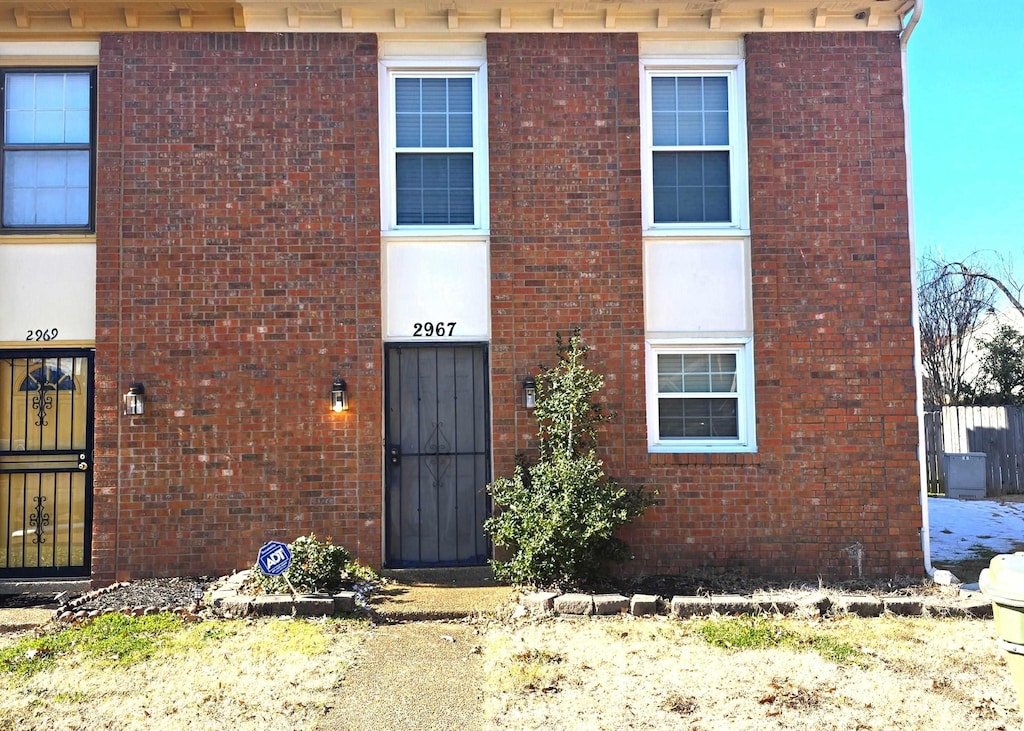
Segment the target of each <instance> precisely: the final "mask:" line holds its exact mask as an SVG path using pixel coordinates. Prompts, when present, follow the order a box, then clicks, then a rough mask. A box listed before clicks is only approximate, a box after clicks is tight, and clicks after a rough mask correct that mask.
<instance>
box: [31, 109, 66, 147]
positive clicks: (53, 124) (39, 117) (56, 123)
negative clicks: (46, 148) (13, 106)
mask: <svg viewBox="0 0 1024 731" xmlns="http://www.w3.org/2000/svg"><path fill="white" fill-rule="evenodd" d="M34 127H35V129H34V130H33V135H32V141H33V142H36V143H41V144H54V143H57V144H60V143H62V142H65V141H66V140H65V139H64V112H62V111H61V112H49V111H37V112H36V119H35V125H34Z"/></svg>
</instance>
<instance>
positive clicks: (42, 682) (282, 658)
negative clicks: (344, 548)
mask: <svg viewBox="0 0 1024 731" xmlns="http://www.w3.org/2000/svg"><path fill="white" fill-rule="evenodd" d="M369 632H370V629H369V627H368V625H366V624H365V623H361V622H335V621H322V622H311V621H291V620H278V619H268V620H261V621H252V622H242V621H237V622H219V621H217V622H202V623H199V624H197V625H193V626H190V627H188V628H186V629H184V630H183V631H181V632H180V633H177V634H174V635H172V636H169V637H167V638H166V639H165V640H164V641H163V644H162V646H161V647H160V648H159V649H158V651H157V652H156V654H154V655H153V656H152V657H150V658H149V659H146V660H143V661H141V662H138V663H135V664H132V665H131V666H129V667H117V665H116V663H115V662H114V659H113V658H89V657H87V656H85V655H83V654H80V653H71V654H69V655H67V656H63V657H61V658H59V659H57V661H56V662H55V663H54V664H53V666H52V667H50V668H48V669H45V670H43V671H40V672H38V673H36V674H34V675H31V676H29V677H19V676H10V675H9V676H5V677H4V678H3V679H2V682H3V683H4V685H5V690H4V692H3V693H2V694H0V728H3V729H8V728H9V729H23V730H25V731H29V730H32V729H66V730H70V729H75V730H78V729H83V730H84V729H89V730H90V731H92V730H93V729H111V730H126V731H127V730H129V729H139V730H142V729H146V730H149V729H161V730H164V729H166V730H167V731H176V730H178V729H181V730H182V731H185V730H186V729H188V730H192V731H199V730H203V729H210V730H211V731H235V730H238V731H249V730H251V731H257V730H258V731H267V730H268V729H308V728H313V727H314V726H315V725H316V722H317V721H318V720H319V719H321V718H323V715H324V712H325V707H326V706H327V705H329V704H330V703H331V700H332V698H333V696H334V694H335V693H336V692H337V687H338V685H339V683H340V681H341V679H342V678H343V676H344V674H345V672H346V670H347V668H348V666H349V665H350V664H351V662H352V659H353V656H354V655H355V654H356V652H357V650H358V648H359V646H360V645H361V644H362V642H363V641H364V639H365V638H366V636H367V635H368V633H369ZM7 644H10V643H7Z"/></svg>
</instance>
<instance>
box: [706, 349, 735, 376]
mask: <svg viewBox="0 0 1024 731" xmlns="http://www.w3.org/2000/svg"><path fill="white" fill-rule="evenodd" d="M708 366H709V367H710V369H711V370H712V372H715V373H735V372H736V354H735V353H711V354H710V355H708Z"/></svg>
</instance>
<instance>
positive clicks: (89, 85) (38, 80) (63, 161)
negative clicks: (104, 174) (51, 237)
mask: <svg viewBox="0 0 1024 731" xmlns="http://www.w3.org/2000/svg"><path fill="white" fill-rule="evenodd" d="M95 90H96V71H95V69H92V68H6V69H2V70H0V95H2V97H3V99H2V102H0V104H2V107H3V114H4V130H3V143H2V146H0V155H2V158H3V160H2V163H0V188H2V195H0V209H2V212H0V230H2V231H3V232H4V233H44V232H57V233H60V232H89V231H91V230H92V229H93V200H94V187H95V177H94V173H93V170H94V169H95V159H94V158H95V146H96V144H95V143H96V133H95V121H94V120H95V100H96V91H95Z"/></svg>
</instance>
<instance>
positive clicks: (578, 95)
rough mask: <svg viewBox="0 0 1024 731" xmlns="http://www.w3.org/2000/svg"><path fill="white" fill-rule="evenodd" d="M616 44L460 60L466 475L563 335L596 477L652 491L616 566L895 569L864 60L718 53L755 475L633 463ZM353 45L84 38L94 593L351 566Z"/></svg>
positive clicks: (888, 243) (356, 78)
mask: <svg viewBox="0 0 1024 731" xmlns="http://www.w3.org/2000/svg"><path fill="white" fill-rule="evenodd" d="M637 49H638V45H637V38H636V37H635V36H633V35H629V34H594V35H572V36H570V35H558V34H538V35H528V34H495V35H492V36H489V37H488V75H489V78H488V93H489V97H490V98H489V126H490V151H491V160H490V177H491V219H492V245H491V260H492V280H491V292H492V332H493V338H492V343H491V365H492V372H491V376H492V392H491V396H492V406H493V424H494V428H493V451H494V464H495V474H496V475H502V474H507V473H509V472H510V471H511V468H512V464H513V460H514V456H515V454H516V453H519V452H526V453H528V452H530V451H531V449H532V448H533V447H534V446H535V445H534V438H535V436H534V435H535V426H534V424H533V421H532V419H531V417H530V415H529V414H528V413H527V412H526V411H525V410H524V409H523V408H522V406H521V389H520V381H521V379H522V378H523V377H524V376H525V375H527V374H530V373H534V372H536V370H537V367H538V364H540V363H545V364H550V363H552V362H553V361H554V343H555V335H556V333H558V332H561V333H563V334H567V333H569V332H570V331H571V330H572V329H573V328H575V327H582V329H583V331H584V335H585V338H586V340H587V342H588V343H589V344H591V345H592V346H594V347H595V352H594V353H593V357H592V361H591V362H592V364H593V366H594V367H595V368H596V369H597V370H599V371H601V372H602V373H604V374H605V376H606V381H607V385H606V389H605V391H604V394H603V398H604V399H605V401H606V402H607V406H608V407H609V408H610V409H612V410H614V411H616V412H618V414H619V418H618V420H617V421H615V422H614V423H613V424H611V425H609V426H608V427H607V429H606V431H605V435H604V441H603V445H604V449H603V451H602V457H603V458H604V459H605V462H606V468H607V470H608V472H609V474H611V475H613V476H614V477H616V478H617V479H619V480H620V481H621V482H623V483H624V484H627V485H638V484H644V485H646V486H647V487H648V488H649V489H651V490H657V491H658V494H659V498H658V500H659V504H658V505H657V506H656V507H654V508H652V509H651V510H650V511H649V512H648V514H647V515H646V516H645V517H644V518H643V519H642V520H641V521H640V522H639V523H638V524H636V525H635V526H633V527H631V528H630V529H629V530H628V531H627V535H626V537H627V538H628V539H629V540H630V542H631V543H632V544H633V547H634V549H635V551H636V553H637V557H638V561H637V562H636V563H635V564H633V566H632V567H631V569H630V570H633V571H642V572H648V573H651V572H668V571H676V570H680V569H686V568H694V567H703V566H709V567H718V568H736V569H741V570H749V571H751V572H756V573H760V574H769V575H781V576H799V577H814V576H817V575H819V574H820V575H825V576H829V577H839V578H842V577H845V576H851V575H854V574H855V572H856V568H855V561H854V559H853V557H852V556H851V553H850V552H848V551H845V550H844V549H847V548H849V547H851V546H854V545H857V544H859V545H861V546H863V550H864V554H863V559H862V567H863V570H864V573H865V574H866V575H872V576H874V575H879V576H885V575H894V574H899V573H919V572H920V569H921V556H920V547H919V541H918V533H917V531H918V528H919V527H920V522H921V516H920V507H919V505H918V492H917V490H918V485H917V481H918V475H917V459H916V449H915V446H916V439H917V431H916V419H915V415H914V378H913V372H912V361H913V358H912V355H913V354H912V342H913V334H912V331H911V322H910V307H911V289H910V286H911V285H910V259H909V256H910V252H909V243H908V239H907V228H908V220H907V201H906V172H905V158H904V149H903V112H902V96H901V87H900V84H901V72H900V56H899V49H898V43H897V40H896V38H895V37H894V36H891V35H888V34H867V33H859V34H829V33H816V34H785V33H778V34H763V35H753V36H749V37H748V38H747V89H748V97H749V100H748V109H747V114H748V126H749V131H750V133H749V146H750V183H751V185H750V188H751V228H752V232H753V233H752V239H751V251H752V267H753V304H754V317H755V367H756V379H757V392H756V395H757V418H758V425H757V434H758V441H759V446H760V448H759V451H758V453H757V454H755V455H711V456H705V455H689V456H686V455H649V454H648V452H647V446H646V422H645V419H646V414H645V409H646V396H645V384H644V321H643V282H642V231H641V221H640V150H639V117H640V110H639V89H638V84H639V73H638V68H637V63H638V56H637V54H638V50H637ZM375 53H376V48H375V40H374V38H373V37H372V36H362V35H345V34H337V35H287V36H280V35H254V34H253V35H251V34H239V35H230V34H227V35H203V34H177V35H171V34H168V35H159V34H130V35H111V36H105V37H104V39H103V42H102V52H101V64H100V124H99V127H100V141H99V165H100V171H99V186H98V199H99V205H98V208H99V216H98V233H97V239H98V247H97V248H98V260H99V264H98V282H99V284H98V336H97V342H98V346H97V373H98V379H97V394H98V399H97V460H96V462H97V474H96V488H97V489H96V493H97V496H96V532H95V544H94V564H95V575H96V578H97V579H101V580H102V579H107V578H113V577H115V576H145V575H154V574H170V573H181V574H190V573H211V572H214V571H221V570H229V569H231V568H237V567H239V566H244V565H246V564H248V563H251V562H252V560H253V557H254V555H255V550H256V549H257V548H258V546H259V545H260V544H261V543H262V542H264V541H265V540H267V539H269V538H278V539H281V538H283V539H290V538H292V537H294V536H295V535H298V534H300V533H305V532H309V531H311V530H312V531H315V532H317V533H318V534H321V535H331V536H332V537H334V539H335V540H336V541H338V542H340V543H343V544H344V545H346V546H348V547H349V548H351V549H353V550H354V552H356V553H357V555H359V557H360V558H363V559H364V560H367V561H370V562H373V563H378V562H379V561H380V539H381V536H380V530H381V525H380V510H381V491H380V485H381V449H380V435H381V412H382V399H381V396H382V393H381V388H382V386H381V377H380V373H381V343H380V337H381V330H380V308H381V302H380V298H381V294H380V253H379V252H380V237H379V181H378V167H377V150H378V140H377V133H376V129H377V104H376V101H377V86H376V84H377V78H376V75H377V69H376V56H375ZM335 375H340V376H342V377H344V378H346V379H347V380H348V383H349V386H350V391H351V393H352V404H353V406H352V411H350V412H349V413H348V414H344V415H340V416H339V415H333V414H330V413H329V412H328V411H327V401H326V399H327V391H328V389H329V387H330V383H331V381H332V379H333V378H334V376H335ZM133 381H142V382H144V383H145V385H146V389H147V396H148V399H149V401H148V406H147V413H146V415H145V416H142V417H137V418H134V419H129V418H126V417H123V416H121V415H120V414H119V397H120V394H121V393H122V392H123V391H124V390H125V389H126V388H127V386H128V385H129V384H130V383H131V382H133Z"/></svg>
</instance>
